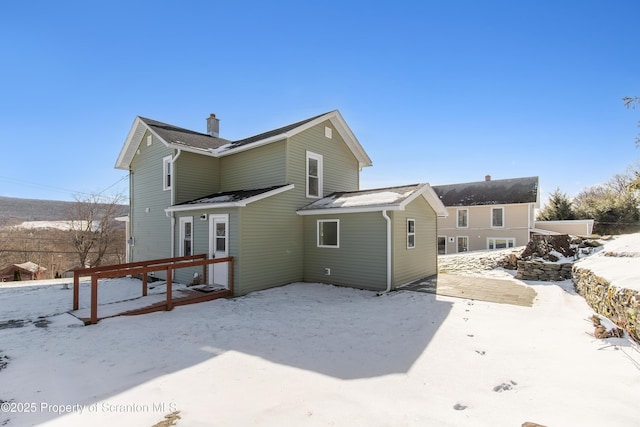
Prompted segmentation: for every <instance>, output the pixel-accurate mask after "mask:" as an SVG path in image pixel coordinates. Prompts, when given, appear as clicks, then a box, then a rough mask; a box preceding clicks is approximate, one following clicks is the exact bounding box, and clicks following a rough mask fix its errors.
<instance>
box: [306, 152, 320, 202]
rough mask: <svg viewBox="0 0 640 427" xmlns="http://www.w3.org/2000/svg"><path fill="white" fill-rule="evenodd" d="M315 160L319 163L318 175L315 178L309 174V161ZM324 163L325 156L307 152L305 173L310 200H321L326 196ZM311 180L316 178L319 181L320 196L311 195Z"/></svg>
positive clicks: (307, 194)
mask: <svg viewBox="0 0 640 427" xmlns="http://www.w3.org/2000/svg"><path fill="white" fill-rule="evenodd" d="M312 159H313V160H315V161H316V162H317V163H318V175H317V176H315V177H312V176H311V175H310V174H309V160H312ZM323 163H324V161H323V156H322V154H318V153H314V152H313V151H309V150H307V151H306V155H305V160H304V167H305V172H304V176H305V185H306V189H307V191H306V193H305V194H306V197H307V198H309V199H321V198H322V197H323V196H324V192H323V191H324V185H323V181H324V173H323V169H324V165H323ZM309 178H315V179H317V180H318V194H317V195H316V194H310V193H309Z"/></svg>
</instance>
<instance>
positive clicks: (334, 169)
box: [287, 121, 360, 204]
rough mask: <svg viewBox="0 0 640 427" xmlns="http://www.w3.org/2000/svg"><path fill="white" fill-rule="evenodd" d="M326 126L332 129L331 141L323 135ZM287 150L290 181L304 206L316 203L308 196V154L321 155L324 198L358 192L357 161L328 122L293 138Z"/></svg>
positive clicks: (288, 180)
mask: <svg viewBox="0 0 640 427" xmlns="http://www.w3.org/2000/svg"><path fill="white" fill-rule="evenodd" d="M325 126H328V127H331V128H332V129H333V137H332V138H331V139H329V138H327V137H325V136H324V128H325ZM288 147H289V150H288V165H289V168H288V176H287V182H288V183H292V184H295V186H296V192H297V193H298V194H300V195H301V197H302V200H304V201H306V203H305V204H308V203H311V202H313V201H314V200H316V199H307V198H306V197H305V194H306V167H307V163H306V152H307V151H311V152H314V153H316V154H320V155H321V156H322V162H323V176H324V179H323V193H324V195H327V194H330V193H332V192H334V191H357V190H359V174H360V171H359V167H358V161H357V159H356V158H355V156H354V155H353V153H352V152H351V150H349V148H348V147H347V145H346V144H345V142H344V140H343V139H342V138H341V137H340V134H338V132H337V131H336V130H335V128H333V126H332V125H331V123H330V122H329V121H326V122H324V123H320V124H318V125H316V126H314V127H312V128H310V129H308V130H306V131H304V132H302V133H299V134H297V135H295V136H293V137H291V138H290V139H289V145H288Z"/></svg>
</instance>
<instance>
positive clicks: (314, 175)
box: [307, 151, 322, 198]
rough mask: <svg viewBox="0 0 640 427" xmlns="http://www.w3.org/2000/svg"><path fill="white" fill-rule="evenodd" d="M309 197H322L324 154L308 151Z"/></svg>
mask: <svg viewBox="0 0 640 427" xmlns="http://www.w3.org/2000/svg"><path fill="white" fill-rule="evenodd" d="M307 197H316V198H319V197H322V156H321V155H320V154H316V153H312V152H311V151H307Z"/></svg>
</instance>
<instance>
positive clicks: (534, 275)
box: [516, 260, 573, 282]
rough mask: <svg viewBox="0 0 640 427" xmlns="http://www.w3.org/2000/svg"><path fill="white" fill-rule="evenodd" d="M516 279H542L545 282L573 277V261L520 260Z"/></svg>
mask: <svg viewBox="0 0 640 427" xmlns="http://www.w3.org/2000/svg"><path fill="white" fill-rule="evenodd" d="M517 265H518V273H517V274H516V279H520V280H540V281H543V282H560V281H562V280H567V279H571V276H572V273H571V266H572V265H573V264H572V263H563V264H553V263H548V262H542V261H524V260H518V263H517Z"/></svg>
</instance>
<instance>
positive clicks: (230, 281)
mask: <svg viewBox="0 0 640 427" xmlns="http://www.w3.org/2000/svg"><path fill="white" fill-rule="evenodd" d="M227 264H228V266H229V267H228V268H229V275H228V277H229V283H228V286H227V288H228V289H229V290H230V291H231V296H233V257H231V260H230V261H229V262H228V263H227Z"/></svg>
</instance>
